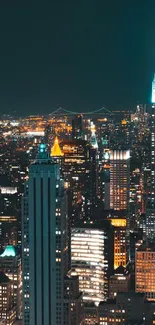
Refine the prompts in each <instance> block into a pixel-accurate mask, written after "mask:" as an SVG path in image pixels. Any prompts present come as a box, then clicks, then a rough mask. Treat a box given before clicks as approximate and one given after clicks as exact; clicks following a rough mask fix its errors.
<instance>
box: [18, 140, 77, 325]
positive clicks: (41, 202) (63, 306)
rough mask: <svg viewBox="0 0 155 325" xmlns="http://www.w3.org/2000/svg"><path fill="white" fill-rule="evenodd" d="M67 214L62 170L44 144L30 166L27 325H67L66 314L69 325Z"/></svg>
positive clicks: (26, 241)
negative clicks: (67, 298) (66, 294)
mask: <svg viewBox="0 0 155 325" xmlns="http://www.w3.org/2000/svg"><path fill="white" fill-rule="evenodd" d="M66 211H67V208H66V193H65V191H64V185H63V180H62V178H61V177H60V171H59V165H57V164H55V163H53V162H52V160H51V159H50V158H49V155H48V153H47V152H46V146H45V145H44V144H41V145H40V152H39V155H38V159H36V161H35V162H34V163H33V164H32V165H30V169H29V180H28V183H27V184H26V185H25V194H24V200H23V316H24V325H34V324H37V325H45V324H46V325H64V317H65V319H66V314H67V315H68V320H67V324H70V321H69V320H70V312H71V306H72V305H71V301H70V300H68V301H67V302H65V295H64V287H65V286H64V283H65V282H64V281H65V278H66V276H67V273H68V271H69V269H68V268H69V266H68V227H67V213H66ZM71 298H72V297H71ZM78 299H79V293H78ZM74 301H75V296H74ZM78 308H79V305H78ZM66 310H67V311H66ZM74 313H75V315H76V307H75V309H74ZM64 315H65V316H64ZM75 324H76V325H79V324H81V322H79V323H78V322H76V323H75Z"/></svg>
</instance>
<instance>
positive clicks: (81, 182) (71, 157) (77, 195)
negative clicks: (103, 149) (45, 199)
mask: <svg viewBox="0 0 155 325" xmlns="http://www.w3.org/2000/svg"><path fill="white" fill-rule="evenodd" d="M60 146H61V148H62V152H63V154H64V158H63V161H62V173H63V177H64V181H65V185H66V187H69V188H71V191H72V213H71V214H72V216H71V221H70V222H71V224H72V225H75V222H77V221H78V220H79V219H81V218H83V219H84V220H85V219H89V218H90V216H91V211H92V201H91V199H92V188H91V184H92V183H91V175H92V173H91V154H90V148H91V147H90V145H89V144H88V143H87V142H86V141H84V140H64V141H62V142H61V143H60ZM92 163H93V160H92ZM93 166H94V163H93Z"/></svg>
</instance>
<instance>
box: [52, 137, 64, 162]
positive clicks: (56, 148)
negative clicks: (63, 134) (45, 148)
mask: <svg viewBox="0 0 155 325" xmlns="http://www.w3.org/2000/svg"><path fill="white" fill-rule="evenodd" d="M50 156H51V157H59V156H63V152H62V151H61V149H60V146H59V140H58V137H56V138H55V140H54V145H53V147H52V148H51V153H50Z"/></svg>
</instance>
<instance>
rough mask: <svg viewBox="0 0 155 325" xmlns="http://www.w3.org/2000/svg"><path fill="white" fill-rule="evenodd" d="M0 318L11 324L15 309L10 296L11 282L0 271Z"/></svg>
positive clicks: (14, 319) (13, 322)
mask: <svg viewBox="0 0 155 325" xmlns="http://www.w3.org/2000/svg"><path fill="white" fill-rule="evenodd" d="M0 319H4V320H5V322H6V323H4V324H6V325H13V324H15V321H16V309H15V307H14V304H13V297H12V282H11V281H10V279H9V278H8V277H7V276H6V275H5V273H4V272H0ZM2 324H3V323H2Z"/></svg>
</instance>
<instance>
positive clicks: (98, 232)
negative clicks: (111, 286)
mask: <svg viewBox="0 0 155 325" xmlns="http://www.w3.org/2000/svg"><path fill="white" fill-rule="evenodd" d="M109 240H110V245H109ZM71 266H72V274H77V275H78V276H79V285H80V290H81V291H82V292H83V300H84V302H94V303H99V302H100V301H102V300H106V299H107V298H108V279H109V276H110V275H111V274H112V270H113V227H112V226H111V225H110V222H109V221H103V222H100V224H98V225H97V224H96V225H95V224H91V223H89V224H84V225H81V226H79V227H76V228H72V229H71Z"/></svg>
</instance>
